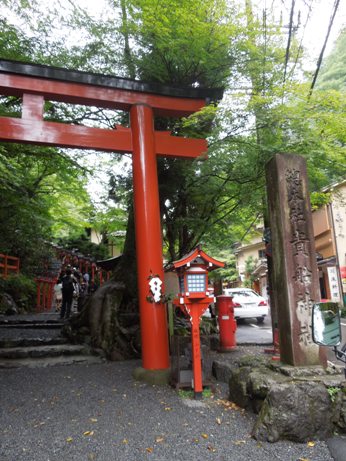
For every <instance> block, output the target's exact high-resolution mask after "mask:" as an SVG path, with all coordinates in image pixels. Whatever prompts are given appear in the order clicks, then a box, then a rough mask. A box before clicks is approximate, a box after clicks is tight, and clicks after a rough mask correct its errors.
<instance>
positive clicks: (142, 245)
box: [130, 105, 169, 370]
mask: <svg viewBox="0 0 346 461" xmlns="http://www.w3.org/2000/svg"><path fill="white" fill-rule="evenodd" d="M130 119H131V131H132V144H133V156H132V162H133V163H132V167H133V192H134V213H135V223H136V242H137V244H136V252H137V272H138V291H139V310H140V321H141V336H142V360H143V368H145V369H148V370H158V369H166V368H169V352H168V334H167V318H166V311H165V306H164V304H163V303H162V302H157V303H155V302H152V301H151V300H149V298H148V297H149V296H150V286H149V281H150V276H156V277H159V278H160V280H161V281H163V259H162V237H161V223H160V206H159V194H158V179H157V167H156V150H155V133H154V117H153V110H152V108H151V107H149V106H146V105H134V106H132V108H131V111H130Z"/></svg>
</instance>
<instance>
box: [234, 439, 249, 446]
mask: <svg viewBox="0 0 346 461" xmlns="http://www.w3.org/2000/svg"><path fill="white" fill-rule="evenodd" d="M233 443H234V445H243V444H244V443H246V440H235V441H234V442H233Z"/></svg>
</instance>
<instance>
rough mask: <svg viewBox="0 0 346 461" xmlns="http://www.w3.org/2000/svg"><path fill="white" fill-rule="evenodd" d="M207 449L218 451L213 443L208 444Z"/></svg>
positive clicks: (213, 451)
mask: <svg viewBox="0 0 346 461" xmlns="http://www.w3.org/2000/svg"><path fill="white" fill-rule="evenodd" d="M207 449H208V450H209V451H211V452H212V453H215V452H216V448H215V447H213V445H208V446H207Z"/></svg>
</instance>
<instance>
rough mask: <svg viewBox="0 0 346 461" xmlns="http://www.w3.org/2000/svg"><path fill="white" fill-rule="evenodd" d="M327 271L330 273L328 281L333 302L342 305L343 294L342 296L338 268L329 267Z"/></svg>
mask: <svg viewBox="0 0 346 461" xmlns="http://www.w3.org/2000/svg"><path fill="white" fill-rule="evenodd" d="M327 271H328V281H329V288H330V298H331V301H333V302H335V303H340V302H341V294H340V285H339V277H338V271H337V268H336V267H335V266H333V267H327Z"/></svg>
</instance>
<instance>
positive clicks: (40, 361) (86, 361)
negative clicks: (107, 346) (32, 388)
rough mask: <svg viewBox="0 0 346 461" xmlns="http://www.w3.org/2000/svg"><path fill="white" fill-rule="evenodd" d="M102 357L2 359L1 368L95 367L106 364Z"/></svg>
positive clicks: (74, 356)
mask: <svg viewBox="0 0 346 461" xmlns="http://www.w3.org/2000/svg"><path fill="white" fill-rule="evenodd" d="M104 362H105V360H104V359H103V358H102V357H99V356H96V355H70V356H58V357H41V358H31V357H28V358H24V359H16V360H12V359H0V368H22V367H28V368H44V367H52V366H57V365H93V364H100V363H104Z"/></svg>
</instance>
